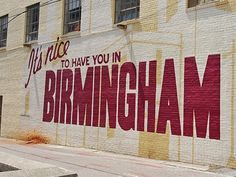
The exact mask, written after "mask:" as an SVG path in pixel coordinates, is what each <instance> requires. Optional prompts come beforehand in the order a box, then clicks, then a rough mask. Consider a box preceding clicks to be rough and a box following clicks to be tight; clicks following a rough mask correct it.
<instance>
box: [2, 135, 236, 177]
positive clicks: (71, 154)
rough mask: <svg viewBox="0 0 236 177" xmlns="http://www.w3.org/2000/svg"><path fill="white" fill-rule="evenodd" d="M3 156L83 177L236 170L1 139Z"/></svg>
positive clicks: (211, 174)
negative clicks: (44, 164) (49, 165)
mask: <svg viewBox="0 0 236 177" xmlns="http://www.w3.org/2000/svg"><path fill="white" fill-rule="evenodd" d="M0 152H4V153H9V154H11V155H15V156H18V157H21V158H26V159H28V160H34V161H38V162H41V163H47V164H51V165H54V166H57V167H61V168H64V169H67V170H70V171H74V172H76V173H78V176H79V177H115V176H116V177H173V176H175V177H185V176H186V177H232V176H236V170H233V169H226V168H218V169H209V167H208V166H200V165H192V164H184V163H178V162H167V161H158V160H151V159H144V158H139V157H133V156H126V155H118V154H113V153H107V152H101V151H96V150H90V149H84V148H72V147H64V146H57V145H26V144H25V143H24V142H22V141H16V140H9V139H4V138H0Z"/></svg>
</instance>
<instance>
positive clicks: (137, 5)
mask: <svg viewBox="0 0 236 177" xmlns="http://www.w3.org/2000/svg"><path fill="white" fill-rule="evenodd" d="M114 1H115V3H114V5H115V13H114V16H115V18H114V24H119V23H122V22H125V21H131V20H136V19H138V18H139V17H140V0H136V2H135V5H134V6H131V7H124V8H122V7H123V6H125V5H127V4H126V2H123V3H125V4H122V0H114ZM117 1H121V2H120V7H119V8H118V7H117ZM130 3H131V2H130ZM118 9H120V10H118ZM133 9H135V13H134V17H131V18H127V19H121V20H119V19H118V18H119V17H118V16H119V15H120V14H121V12H123V13H125V12H127V11H130V10H133Z"/></svg>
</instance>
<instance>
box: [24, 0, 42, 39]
mask: <svg viewBox="0 0 236 177" xmlns="http://www.w3.org/2000/svg"><path fill="white" fill-rule="evenodd" d="M39 9H40V5H39V3H37V4H34V5H32V6H29V7H27V21H26V42H30V41H34V40H38V29H39Z"/></svg>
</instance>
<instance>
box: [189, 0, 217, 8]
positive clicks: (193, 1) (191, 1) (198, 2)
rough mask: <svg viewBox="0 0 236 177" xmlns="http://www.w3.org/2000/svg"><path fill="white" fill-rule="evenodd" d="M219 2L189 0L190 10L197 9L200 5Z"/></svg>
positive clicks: (212, 0)
mask: <svg viewBox="0 0 236 177" xmlns="http://www.w3.org/2000/svg"><path fill="white" fill-rule="evenodd" d="M214 1H219V0H188V8H191V7H195V6H197V5H200V4H204V3H209V2H214Z"/></svg>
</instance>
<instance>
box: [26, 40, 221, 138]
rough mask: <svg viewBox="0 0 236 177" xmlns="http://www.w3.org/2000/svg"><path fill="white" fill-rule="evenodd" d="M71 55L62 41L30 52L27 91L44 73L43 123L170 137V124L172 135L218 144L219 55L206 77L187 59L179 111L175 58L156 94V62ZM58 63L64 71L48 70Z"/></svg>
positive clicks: (113, 55)
mask: <svg viewBox="0 0 236 177" xmlns="http://www.w3.org/2000/svg"><path fill="white" fill-rule="evenodd" d="M69 53H70V41H69V40H67V41H60V40H59V38H58V39H57V42H56V43H55V44H52V45H51V46H49V47H47V48H46V49H45V48H44V49H42V46H38V47H35V48H33V49H32V50H31V53H30V56H29V60H28V66H27V68H28V69H27V76H28V77H27V80H26V81H25V88H27V87H28V85H29V83H30V81H31V78H32V77H33V75H37V73H38V72H45V78H44V83H45V87H44V90H41V91H42V92H44V99H43V108H42V110H43V112H42V121H43V122H47V123H52V124H53V123H59V124H73V125H85V126H88V127H102V128H105V127H108V128H112V129H116V128H117V126H119V127H120V128H121V129H122V130H123V131H129V130H134V131H139V132H152V133H160V134H166V133H167V131H169V130H167V125H168V124H170V132H171V134H172V135H177V136H189V137H194V136H195V135H194V134H196V136H197V137H199V138H208V137H207V136H209V139H216V140H220V86H221V84H220V77H221V76H220V74H221V55H220V54H209V56H208V58H207V59H206V60H207V62H206V66H205V70H204V74H203V77H202V78H201V77H200V76H199V72H198V66H197V63H196V57H194V56H190V57H189V56H187V57H185V58H184V71H183V75H184V79H183V81H184V83H183V84H184V96H183V100H181V101H182V102H183V110H180V108H179V102H180V100H179V97H178V95H179V94H180V93H179V92H178V89H177V88H178V87H177V81H176V71H175V68H176V66H175V61H174V58H166V59H165V60H164V59H162V60H163V61H164V63H163V65H164V66H163V67H164V71H163V73H162V83H161V91H160V94H158V93H157V85H158V84H157V82H158V78H157V73H158V72H159V71H158V69H159V68H158V64H159V63H158V60H157V59H153V60H145V59H143V61H140V62H138V63H134V62H132V61H130V62H129V61H126V62H122V55H123V53H122V51H113V52H111V53H98V54H95V55H90V56H76V57H69V56H70V55H69ZM78 55H79V54H78ZM56 60H57V61H59V62H60V65H61V67H60V69H56V70H50V69H49V70H48V69H46V70H45V69H44V68H46V66H47V65H48V64H49V63H52V62H55V61H56ZM82 69H83V70H86V72H85V73H86V74H82V73H81V70H82ZM157 100H159V102H160V104H159V105H158V107H157V105H156V102H157ZM181 111H183V118H181V117H180V116H181V115H180V112H181ZM145 114H147V120H145ZM181 121H182V122H181ZM181 125H183V126H181ZM194 131H195V132H196V133H195V132H194Z"/></svg>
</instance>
